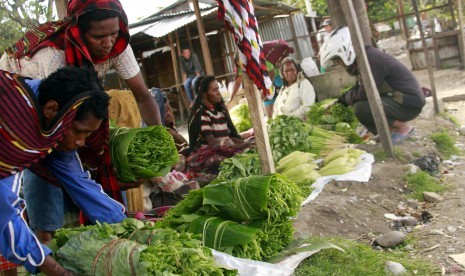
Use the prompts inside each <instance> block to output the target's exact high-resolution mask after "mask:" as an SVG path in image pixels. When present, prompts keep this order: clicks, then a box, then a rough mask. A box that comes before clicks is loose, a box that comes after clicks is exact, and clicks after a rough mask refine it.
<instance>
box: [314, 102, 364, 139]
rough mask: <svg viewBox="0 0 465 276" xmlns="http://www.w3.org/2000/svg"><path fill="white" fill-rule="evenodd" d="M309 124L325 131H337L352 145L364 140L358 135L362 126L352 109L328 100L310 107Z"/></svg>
mask: <svg viewBox="0 0 465 276" xmlns="http://www.w3.org/2000/svg"><path fill="white" fill-rule="evenodd" d="M306 116H307V122H308V123H309V124H312V125H317V126H319V127H321V128H323V129H326V130H331V131H336V132H338V133H340V134H341V135H343V136H344V137H346V138H347V142H348V143H351V144H360V143H361V142H362V141H363V139H362V138H361V137H360V136H359V135H358V134H357V132H356V129H357V126H359V125H360V123H359V121H358V120H357V117H355V114H354V111H353V109H352V108H351V107H348V106H344V105H342V104H340V103H337V102H336V99H326V100H323V101H321V102H317V103H315V104H314V105H312V106H311V107H310V110H309V111H308V112H307V114H306Z"/></svg>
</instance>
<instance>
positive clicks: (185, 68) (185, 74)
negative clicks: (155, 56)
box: [180, 46, 203, 103]
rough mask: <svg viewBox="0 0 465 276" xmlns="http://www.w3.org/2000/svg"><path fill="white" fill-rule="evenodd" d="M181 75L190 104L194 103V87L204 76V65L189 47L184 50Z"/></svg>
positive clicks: (181, 59)
mask: <svg viewBox="0 0 465 276" xmlns="http://www.w3.org/2000/svg"><path fill="white" fill-rule="evenodd" d="M180 62H181V74H182V82H183V84H184V89H185V90H186V93H187V98H188V99H189V103H192V102H193V101H194V98H195V95H194V92H193V91H194V89H193V88H194V87H195V82H196V81H197V78H198V77H200V76H201V75H203V69H202V65H201V64H200V60H199V57H198V56H197V55H196V54H195V53H191V49H190V48H189V47H188V46H184V47H183V48H182V52H181V57H180Z"/></svg>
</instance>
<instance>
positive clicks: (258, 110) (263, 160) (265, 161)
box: [242, 74, 276, 175]
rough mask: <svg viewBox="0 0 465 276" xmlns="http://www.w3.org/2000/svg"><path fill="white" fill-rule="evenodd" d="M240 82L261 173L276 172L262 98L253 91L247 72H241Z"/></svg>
mask: <svg viewBox="0 0 465 276" xmlns="http://www.w3.org/2000/svg"><path fill="white" fill-rule="evenodd" d="M242 82H243V84H244V90H245V97H246V98H247V104H248V105H249V109H250V118H251V119H252V126H253V130H254V132H255V143H256V148H257V152H258V156H259V158H260V165H261V169H262V174H264V175H266V174H270V173H274V172H276V170H275V167H274V162H273V156H272V155H271V146H270V139H269V137H268V130H267V128H266V123H265V114H264V113H263V107H262V99H261V96H260V95H259V92H256V91H255V87H254V84H253V82H252V80H250V78H249V77H248V76H247V74H242Z"/></svg>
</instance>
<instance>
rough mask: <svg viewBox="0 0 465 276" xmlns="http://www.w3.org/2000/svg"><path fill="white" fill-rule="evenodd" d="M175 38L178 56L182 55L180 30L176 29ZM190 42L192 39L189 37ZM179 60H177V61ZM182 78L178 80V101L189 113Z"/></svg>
mask: <svg viewBox="0 0 465 276" xmlns="http://www.w3.org/2000/svg"><path fill="white" fill-rule="evenodd" d="M174 34H175V38H176V50H177V51H176V53H177V55H176V56H177V57H179V56H181V43H180V42H179V34H178V31H175V33H174ZM189 42H190V39H189ZM176 62H177V61H176ZM181 79H182V78H180V79H179V82H178V80H176V89H177V90H178V92H179V93H178V101H179V102H180V103H182V106H183V107H184V108H185V109H186V112H187V114H189V112H190V108H189V100H188V99H187V95H186V94H185V93H183V91H184V87H183V85H182V84H180V83H181Z"/></svg>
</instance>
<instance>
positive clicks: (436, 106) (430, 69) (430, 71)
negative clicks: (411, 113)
mask: <svg viewBox="0 0 465 276" xmlns="http://www.w3.org/2000/svg"><path fill="white" fill-rule="evenodd" d="M412 7H413V10H414V11H415V16H416V17H417V26H418V30H419V31H420V36H421V44H422V46H423V52H424V53H425V60H426V64H427V66H428V75H429V83H430V85H431V94H432V95H433V104H434V112H435V113H436V114H437V113H439V112H440V107H439V102H438V96H437V95H436V85H435V84H434V74H433V67H432V66H431V57H430V55H429V52H428V48H427V47H426V39H425V34H424V32H423V24H421V18H420V13H419V12H418V6H417V1H416V0H412Z"/></svg>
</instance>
